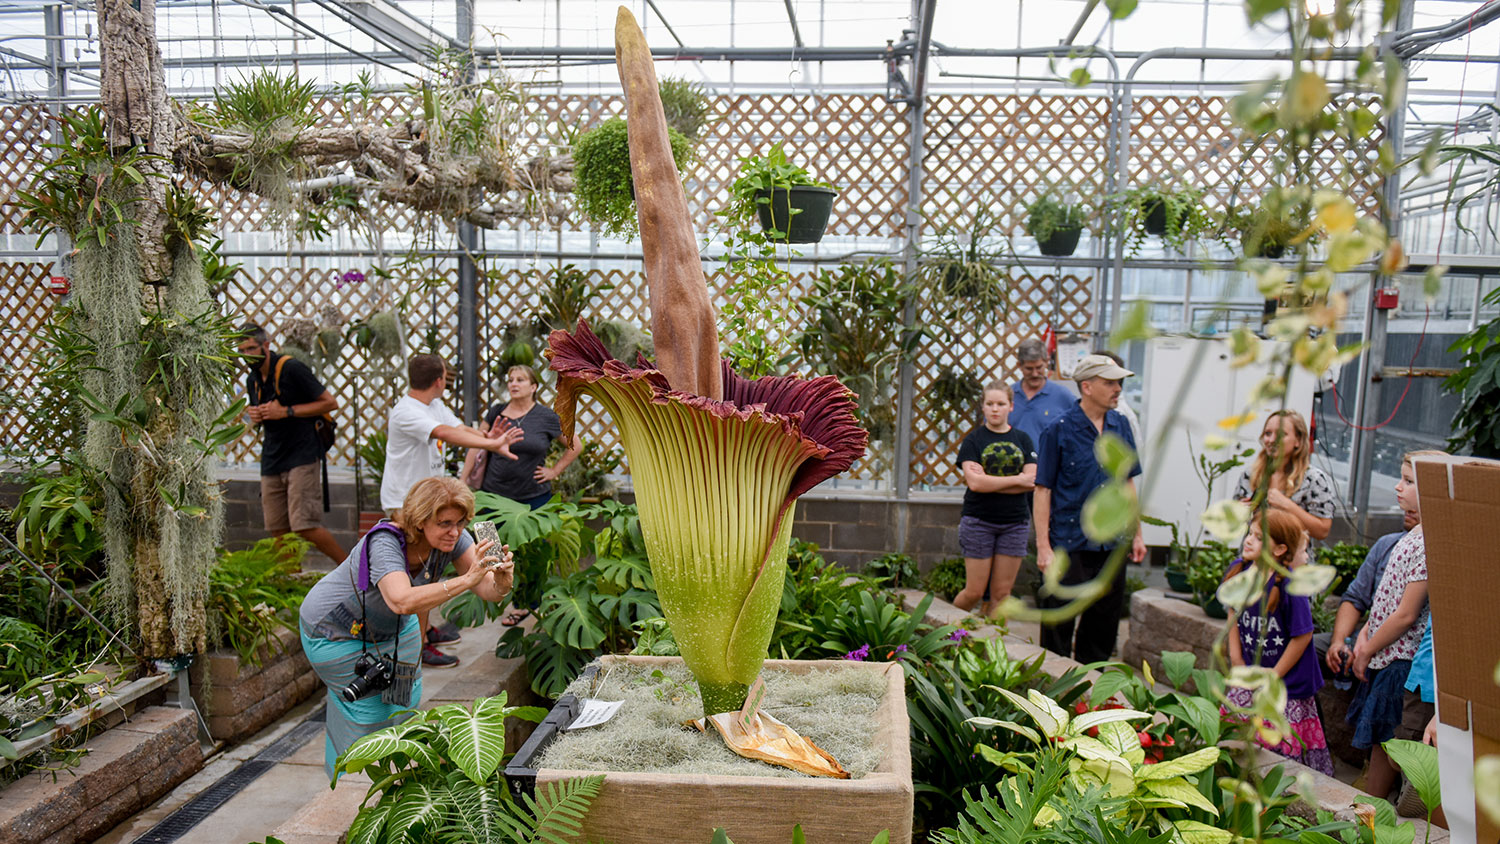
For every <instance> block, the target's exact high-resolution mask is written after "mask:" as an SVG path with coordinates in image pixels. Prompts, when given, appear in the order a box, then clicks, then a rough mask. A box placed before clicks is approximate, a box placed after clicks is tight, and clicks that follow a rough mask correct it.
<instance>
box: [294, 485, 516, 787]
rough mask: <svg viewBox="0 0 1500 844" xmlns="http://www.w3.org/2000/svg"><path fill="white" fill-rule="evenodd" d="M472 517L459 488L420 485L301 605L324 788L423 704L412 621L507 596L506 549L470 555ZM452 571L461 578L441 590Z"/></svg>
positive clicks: (483, 547) (474, 548)
mask: <svg viewBox="0 0 1500 844" xmlns="http://www.w3.org/2000/svg"><path fill="white" fill-rule="evenodd" d="M505 462H509V461H505ZM473 516H474V494H473V493H472V492H470V491H469V488H468V487H466V486H464V484H463V483H462V482H460V481H459V480H457V479H455V478H447V477H434V478H424V479H422V480H420V481H418V482H417V483H416V484H415V485H413V486H412V488H411V491H410V492H408V493H407V495H406V500H405V502H404V503H403V504H402V505H401V511H400V513H399V514H398V515H397V521H396V522H385V521H382V522H380V523H379V524H377V525H376V526H375V527H374V528H373V529H371V530H370V532H369V533H367V534H365V536H364V538H363V539H361V540H360V541H359V542H358V543H356V544H355V546H354V550H353V551H351V552H350V553H349V556H348V557H347V558H345V560H344V561H343V562H342V563H340V564H339V565H338V567H337V568H335V569H334V570H333V571H331V572H329V573H328V574H327V575H325V576H324V577H323V579H322V580H319V581H318V583H317V585H315V586H313V588H312V591H310V592H308V593H307V598H306V599H305V600H303V602H302V611H301V614H300V621H301V625H300V626H301V630H302V650H303V652H305V653H306V654H307V659H308V661H309V662H311V663H312V667H313V670H314V671H316V672H317V673H318V677H319V678H320V679H322V681H323V684H324V685H325V686H327V687H328V716H327V718H328V740H327V742H326V743H325V746H324V755H323V767H324V769H325V770H326V771H327V773H328V777H329V779H332V778H333V766H334V762H335V760H337V759H338V756H339V754H340V753H343V752H344V751H345V750H348V749H349V745H351V744H353V743H354V742H355V740H356V739H358V738H360V737H361V736H365V735H368V734H370V733H373V732H375V731H376V730H380V729H383V728H385V727H389V726H392V725H394V724H397V723H400V721H401V720H404V719H402V718H400V717H399V714H400V713H401V712H402V711H403V710H407V709H415V708H416V707H417V705H418V704H419V703H420V702H421V700H422V670H421V658H420V653H421V648H422V636H421V631H420V629H419V628H418V624H417V613H419V612H424V611H426V610H431V609H433V608H435V607H437V606H439V605H441V604H442V603H443V602H445V601H447V600H448V599H449V598H453V597H456V596H458V595H462V594H463V593H465V592H468V591H471V590H472V591H473V592H474V594H476V595H478V596H479V597H481V598H483V599H484V600H486V601H492V602H499V601H502V600H504V599H505V597H506V596H507V595H509V594H510V590H511V586H512V580H513V573H512V571H513V567H512V564H511V554H510V549H509V548H492V547H491V543H489V542H485V543H482V544H480V545H475V544H474V538H473V537H471V536H470V535H469V534H468V532H467V531H465V530H464V528H465V527H466V526H467V525H468V523H469V520H470V519H471V518H473ZM449 563H452V564H453V567H454V569H456V570H457V572H458V573H457V575H455V576H454V577H452V578H450V579H447V580H443V579H442V573H443V570H444V569H446V568H447V566H448V564H449Z"/></svg>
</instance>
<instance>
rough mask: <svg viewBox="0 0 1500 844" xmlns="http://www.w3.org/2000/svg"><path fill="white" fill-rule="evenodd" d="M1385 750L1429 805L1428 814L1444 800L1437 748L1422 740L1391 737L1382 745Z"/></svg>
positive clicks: (1424, 802) (1423, 801) (1430, 815)
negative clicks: (1439, 777)
mask: <svg viewBox="0 0 1500 844" xmlns="http://www.w3.org/2000/svg"><path fill="white" fill-rule="evenodd" d="M1381 747H1383V748H1385V752H1386V754H1387V755H1388V756H1390V757H1391V761H1392V762H1395V763H1396V767H1398V768H1400V769H1401V774H1402V776H1404V777H1406V778H1407V780H1409V781H1410V782H1411V784H1412V786H1413V787H1414V788H1416V790H1417V795H1418V796H1419V797H1421V798H1422V803H1423V804H1425V805H1426V806H1427V816H1428V818H1429V819H1430V818H1431V817H1432V811H1433V810H1434V809H1436V808H1437V807H1438V806H1439V805H1441V804H1442V802H1443V794H1442V789H1441V787H1440V783H1439V781H1438V756H1437V748H1436V747H1433V746H1432V745H1430V744H1423V743H1422V742H1420V741H1407V740H1406V739H1391V740H1390V741H1387V742H1385V743H1383V744H1382V745H1381Z"/></svg>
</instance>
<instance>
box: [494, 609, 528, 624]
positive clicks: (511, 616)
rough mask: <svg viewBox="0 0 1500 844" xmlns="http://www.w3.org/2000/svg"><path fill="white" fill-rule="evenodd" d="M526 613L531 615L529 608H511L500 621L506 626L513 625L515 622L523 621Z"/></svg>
mask: <svg viewBox="0 0 1500 844" xmlns="http://www.w3.org/2000/svg"><path fill="white" fill-rule="evenodd" d="M528 615H531V610H512V611H511V612H510V613H508V614H507V615H506V616H505V618H504V619H502V620H501V621H500V623H501V624H503V625H505V626H506V627H515V626H516V625H517V624H520V623H521V622H523V621H525V620H526V616H528Z"/></svg>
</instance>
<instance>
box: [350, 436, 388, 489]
mask: <svg viewBox="0 0 1500 844" xmlns="http://www.w3.org/2000/svg"><path fill="white" fill-rule="evenodd" d="M389 439H390V438H389V435H387V434H386V432H385V431H384V430H380V431H376V432H374V433H372V434H370V436H369V437H367V438H366V439H365V441H364V442H363V443H360V445H359V448H357V449H355V456H357V457H358V458H359V459H360V461H361V462H363V463H364V466H365V471H367V472H369V473H370V479H369V480H370V483H372V484H374V485H375V488H376V489H379V488H380V479H381V477H382V476H383V475H384V474H385V451H386V445H387V443H388V441H389Z"/></svg>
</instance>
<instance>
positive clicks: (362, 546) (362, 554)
mask: <svg viewBox="0 0 1500 844" xmlns="http://www.w3.org/2000/svg"><path fill="white" fill-rule="evenodd" d="M376 533H391V534H395V536H396V541H397V542H399V543H401V562H402V563H403V564H404V563H405V562H406V531H404V530H402V529H401V528H400V527H397V526H396V525H395V524H394V523H392V522H388V521H386V520H385V519H381V520H380V521H378V522H376V523H375V526H374V527H372V528H370V532H369V533H367V534H365V535H364V538H363V539H361V540H360V542H359V591H361V592H366V591H369V589H370V537H372V536H374V535H375V534H376Z"/></svg>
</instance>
